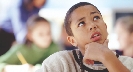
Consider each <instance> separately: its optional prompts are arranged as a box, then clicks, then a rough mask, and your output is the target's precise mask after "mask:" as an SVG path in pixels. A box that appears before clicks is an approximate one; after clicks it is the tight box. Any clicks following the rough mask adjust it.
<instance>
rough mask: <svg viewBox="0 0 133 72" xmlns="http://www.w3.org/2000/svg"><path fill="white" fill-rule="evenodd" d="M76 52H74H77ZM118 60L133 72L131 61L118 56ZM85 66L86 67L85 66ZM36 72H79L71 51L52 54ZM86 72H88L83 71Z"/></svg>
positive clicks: (98, 68) (99, 68)
mask: <svg viewBox="0 0 133 72" xmlns="http://www.w3.org/2000/svg"><path fill="white" fill-rule="evenodd" d="M77 51H78V50H76V52H77ZM119 60H120V61H121V62H122V63H123V64H124V65H125V66H126V67H127V68H128V69H129V70H130V71H131V72H133V59H132V58H130V57H127V56H119ZM85 66H87V65H85ZM87 67H89V68H90V69H93V70H102V69H101V68H103V69H105V67H104V66H102V67H99V66H96V67H95V66H93V65H88V66H87ZM36 72H81V70H80V66H79V64H78V63H77V62H76V60H75V58H74V55H73V53H72V51H60V52H57V53H54V54H52V55H51V56H49V57H48V58H47V59H45V60H44V62H43V63H42V67H41V68H40V69H39V70H37V71H36ZM85 72H88V71H85Z"/></svg>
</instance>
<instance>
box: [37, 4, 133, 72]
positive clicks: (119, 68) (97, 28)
mask: <svg viewBox="0 0 133 72" xmlns="http://www.w3.org/2000/svg"><path fill="white" fill-rule="evenodd" d="M65 28H66V32H67V34H68V35H69V36H68V37H67V40H68V41H69V42H70V43H71V44H72V45H73V46H76V47H77V48H78V49H77V50H73V51H61V52H57V53H55V54H53V55H51V56H49V57H48V58H47V59H46V60H44V62H43V63H42V67H41V69H39V70H37V71H36V72H133V59H132V58H129V57H124V56H119V55H117V54H116V53H114V52H112V51H111V50H109V48H108V40H106V39H107V35H108V33H107V26H106V23H105V22H104V21H103V18H102V15H101V13H100V11H99V10H98V9H97V7H96V6H94V5H93V4H90V3H87V2H80V3H77V4H75V5H74V6H72V7H71V8H70V9H69V10H68V12H67V14H66V17H65ZM117 57H118V58H117Z"/></svg>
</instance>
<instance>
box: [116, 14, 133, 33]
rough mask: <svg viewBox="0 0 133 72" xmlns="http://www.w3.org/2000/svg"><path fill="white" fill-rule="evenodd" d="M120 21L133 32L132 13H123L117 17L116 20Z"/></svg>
mask: <svg viewBox="0 0 133 72" xmlns="http://www.w3.org/2000/svg"><path fill="white" fill-rule="evenodd" d="M119 20H120V21H121V22H122V23H120V24H121V25H122V26H123V27H124V28H125V29H126V30H127V31H128V32H129V33H133V15H125V16H122V17H119V18H118V19H117V21H119Z"/></svg>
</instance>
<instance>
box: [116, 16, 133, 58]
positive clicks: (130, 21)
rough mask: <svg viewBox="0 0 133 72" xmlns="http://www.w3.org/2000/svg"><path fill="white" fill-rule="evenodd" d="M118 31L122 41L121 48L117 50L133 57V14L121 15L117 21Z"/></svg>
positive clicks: (119, 38)
mask: <svg viewBox="0 0 133 72" xmlns="http://www.w3.org/2000/svg"><path fill="white" fill-rule="evenodd" d="M116 33H117V35H118V41H119V43H120V50H116V52H117V53H118V54H120V55H125V56H130V57H132V58H133V16H128V15H127V16H123V17H120V18H119V19H118V20H117V22H116Z"/></svg>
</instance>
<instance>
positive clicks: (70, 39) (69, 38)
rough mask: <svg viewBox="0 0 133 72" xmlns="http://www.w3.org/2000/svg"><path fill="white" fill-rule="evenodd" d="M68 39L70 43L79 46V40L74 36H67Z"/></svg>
mask: <svg viewBox="0 0 133 72" xmlns="http://www.w3.org/2000/svg"><path fill="white" fill-rule="evenodd" d="M67 40H68V42H69V43H71V44H72V45H73V46H75V47H76V46H77V41H76V40H75V38H74V37H73V36H67Z"/></svg>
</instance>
